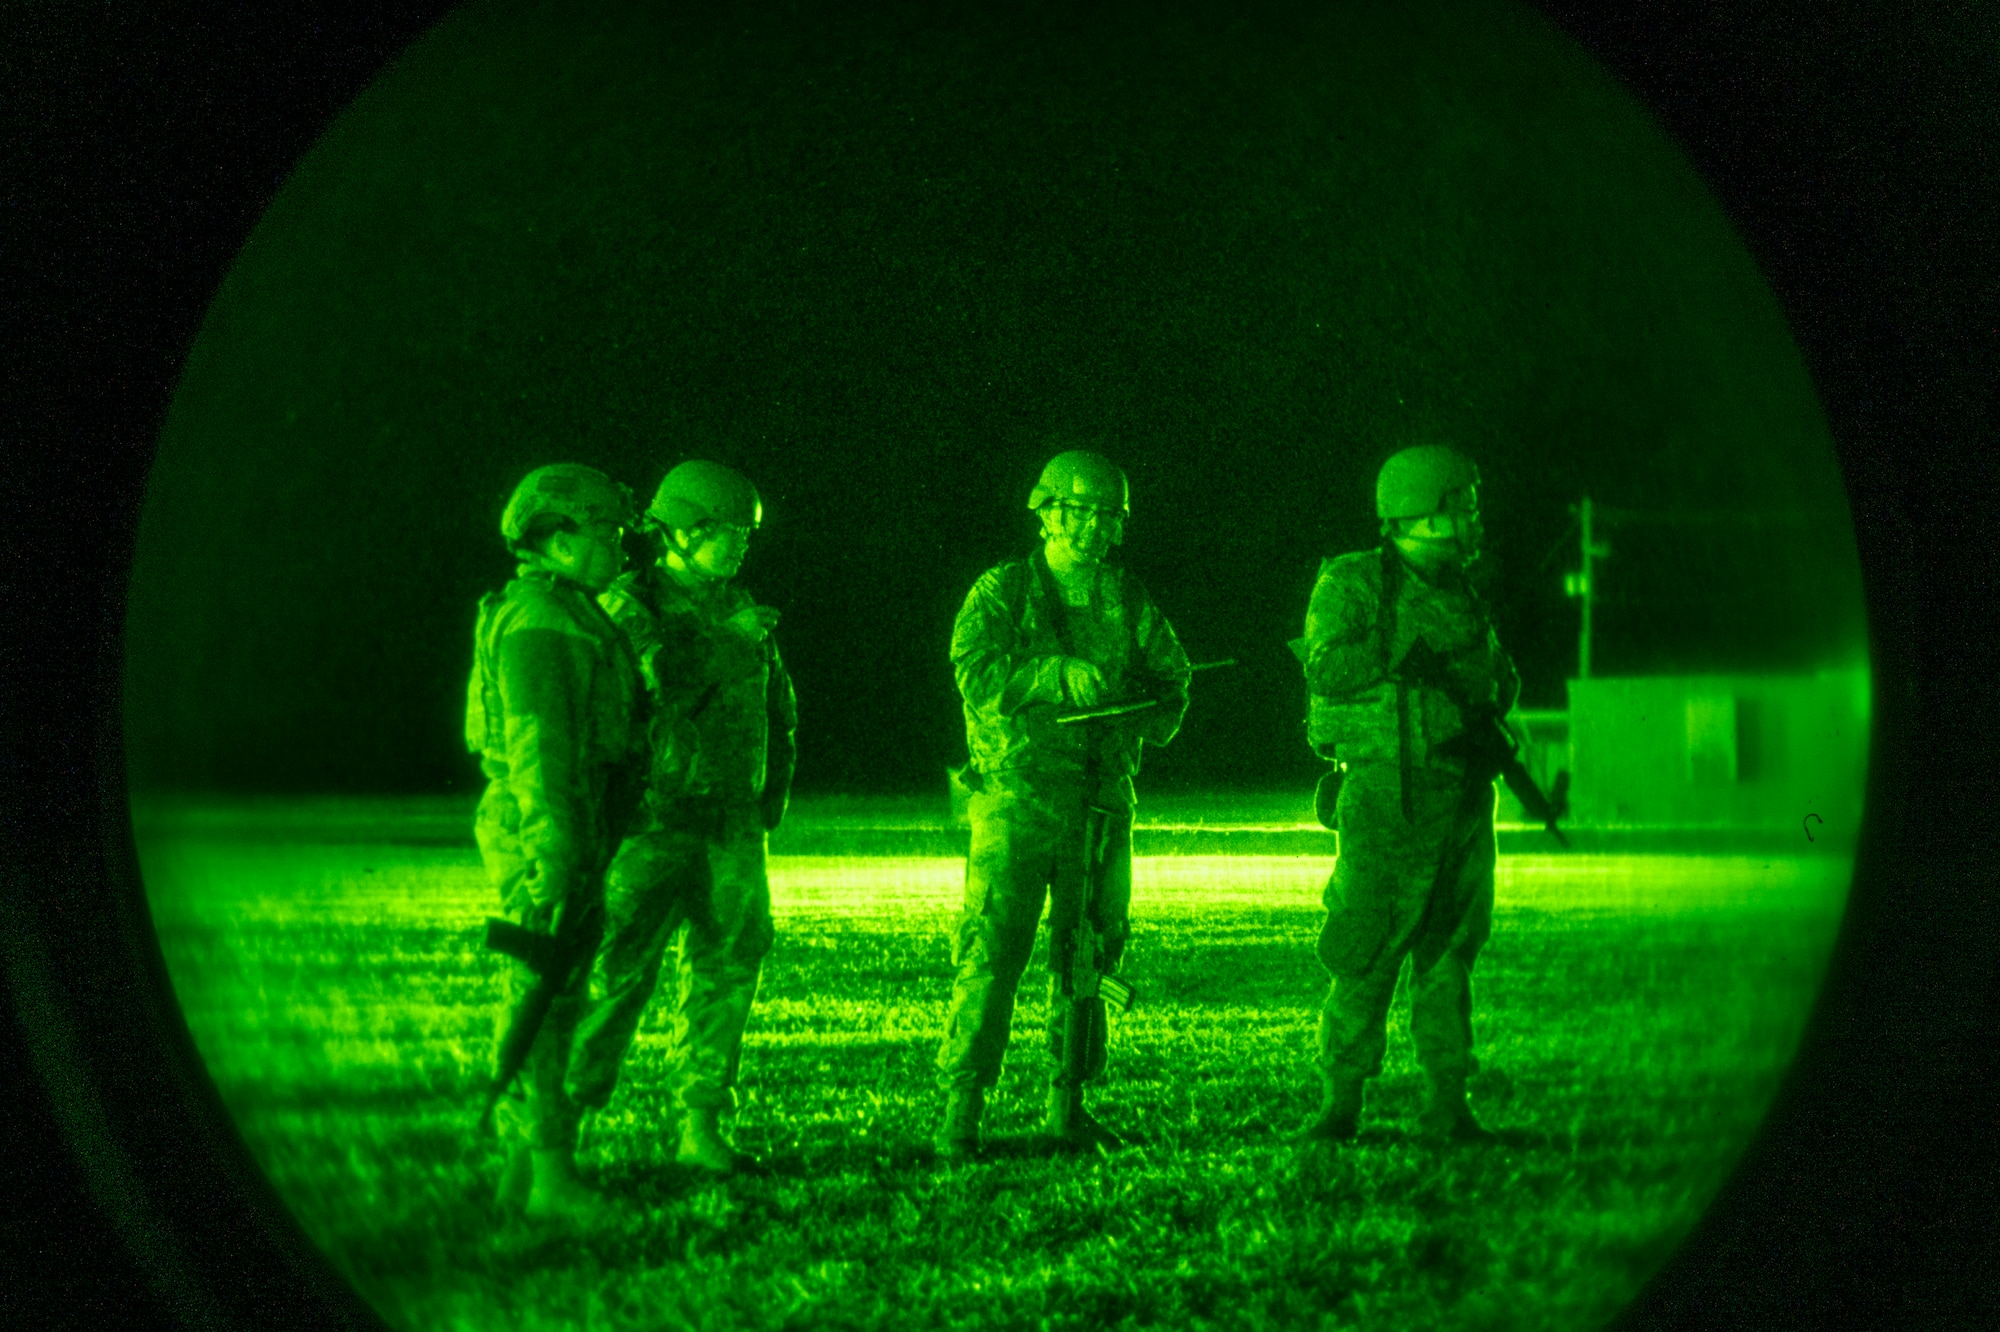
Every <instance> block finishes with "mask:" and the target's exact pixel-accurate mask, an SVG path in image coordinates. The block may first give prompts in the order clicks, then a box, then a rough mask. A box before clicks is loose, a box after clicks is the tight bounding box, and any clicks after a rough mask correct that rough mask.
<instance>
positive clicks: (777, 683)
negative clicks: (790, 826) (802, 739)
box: [758, 643, 799, 832]
mask: <svg viewBox="0 0 2000 1332" xmlns="http://www.w3.org/2000/svg"><path fill="white" fill-rule="evenodd" d="M764 711H765V715H766V716H767V718H768V719H769V729H768V731H767V738H766V740H765V749H764V791H763V794H762V795H761V796H760V797H759V798H758V809H759V811H760V812H761V814H762V816H763V819H764V827H765V828H766V829H767V830H769V831H773V832H775V831H776V830H777V827H778V825H779V824H780V823H781V822H783V821H784V817H785V808H786V806H787V805H789V804H790V803H791V795H792V774H793V773H794V772H795V771H796V770H797V767H798V738H797V735H798V727H799V696H798V693H797V691H796V690H794V689H793V688H792V677H791V676H790V674H788V673H787V672H786V670H785V663H784V659H783V658H782V657H780V656H779V655H778V645H777V644H776V643H773V644H771V674H770V678H769V680H768V681H767V682H766V684H765V686H764Z"/></svg>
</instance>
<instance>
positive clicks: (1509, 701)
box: [1292, 549, 1521, 768]
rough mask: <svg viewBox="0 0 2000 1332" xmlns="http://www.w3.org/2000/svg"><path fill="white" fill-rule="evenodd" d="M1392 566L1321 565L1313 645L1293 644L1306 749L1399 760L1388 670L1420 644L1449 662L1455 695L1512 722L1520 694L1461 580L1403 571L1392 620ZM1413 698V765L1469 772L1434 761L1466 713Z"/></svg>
mask: <svg viewBox="0 0 2000 1332" xmlns="http://www.w3.org/2000/svg"><path fill="white" fill-rule="evenodd" d="M1392 558H1393V559H1400V557H1399V556H1393V555H1385V554H1384V552H1383V551H1382V550H1380V549H1376V550H1364V551H1356V552H1354V553H1353V554H1349V555H1340V556H1336V557H1333V558H1331V559H1326V560H1322V561H1321V562H1320V566H1319V578H1318V580H1317V581H1316V582H1315V583H1314V584H1313V591H1312V602H1311V604H1310V606H1309V607H1308V608H1307V610H1306V632H1305V637H1303V638H1300V639H1297V640H1294V642H1293V644H1292V650H1293V652H1294V653H1295V654H1297V655H1298V656H1299V658H1300V660H1301V661H1303V662H1304V664H1305V675H1306V690H1307V694H1308V703H1307V708H1308V713H1307V721H1306V735H1307V740H1308V741H1309V742H1310V743H1311V744H1312V746H1313V748H1314V749H1316V750H1318V751H1319V752H1320V753H1322V754H1329V753H1330V754H1331V755H1332V756H1335V757H1338V758H1340V759H1342V760H1344V761H1347V762H1366V761H1371V760H1377V759H1386V760H1388V761H1390V762H1395V761H1396V760H1397V748H1396V747H1397V727H1396V685H1395V683H1394V682H1393V681H1391V680H1390V679H1389V678H1388V677H1389V669H1390V667H1391V666H1392V665H1393V664H1394V663H1396V662H1399V661H1401V660H1402V658H1403V654H1404V653H1405V652H1406V651H1408V650H1409V647H1410V644H1412V643H1414V642H1415V641H1416V640H1417V638H1418V637H1419V636H1422V637H1423V638H1425V639H1426V640H1428V641H1429V643H1430V645H1431V646H1432V647H1433V648H1435V649H1436V650H1437V651H1438V653H1439V654H1441V655H1442V656H1443V657H1444V658H1445V660H1446V664H1447V669H1448V671H1449V672H1450V675H1451V680H1452V686H1453V692H1457V693H1459V694H1461V695H1462V696H1463V697H1465V698H1467V699H1470V700H1475V701H1478V702H1483V703H1490V704H1492V705H1493V706H1495V707H1497V708H1499V709H1500V711H1501V712H1502V713H1503V714H1504V713H1505V712H1506V711H1507V710H1508V709H1509V708H1511V707H1513V705H1514V699H1515V696H1516V695H1518V694H1519V693H1520V689H1521V681H1520V677H1519V676H1518V675H1517V674H1516V673H1515V671H1514V663H1513V661H1512V660H1510V659H1509V658H1508V656H1507V654H1506V652H1505V651H1503V650H1502V649H1501V647H1500V639H1499V637H1498V635H1496V634H1495V633H1494V632H1493V626H1492V624H1491V623H1490V622H1489V621H1488V619H1487V617H1486V611H1485V607H1484V605H1483V604H1482V603H1481V602H1480V600H1479V598H1478V596H1477V595H1476V594H1475V593H1474V592H1473V591H1472V589H1471V587H1469V586H1468V585H1467V584H1466V582H1465V580H1464V578H1463V577H1462V576H1460V575H1458V574H1457V573H1456V572H1449V573H1446V574H1444V575H1442V576H1440V577H1439V578H1438V579H1437V580H1436V581H1432V580H1430V579H1427V578H1425V577H1424V575H1423V574H1421V573H1419V572H1418V571H1417V570H1416V569H1415V568H1414V567H1412V566H1410V565H1409V564H1408V563H1407V562H1406V563H1404V565H1403V568H1402V570H1401V577H1400V582H1401V587H1400V589H1399V592H1398V595H1397V598H1396V604H1395V606H1394V607H1393V611H1394V613H1393V615H1390V616H1384V614H1383V613H1382V612H1383V605H1382V585H1383V573H1384V569H1385V561H1386V560H1387V559H1392ZM1385 621H1393V626H1394V627H1393V633H1394V640H1393V641H1392V642H1385V641H1384V633H1383V631H1384V629H1385V627H1386V625H1385ZM1409 695H1410V698H1409V712H1410V748H1411V753H1410V755H1409V760H1410V762H1411V763H1412V764H1413V765H1423V764H1432V765H1434V766H1445V767H1459V768H1462V767H1463V766H1464V763H1463V760H1462V759H1459V758H1456V757H1453V756H1450V755H1448V754H1436V753H1435V752H1434V751H1435V750H1436V749H1437V747H1438V746H1439V745H1442V744H1444V743H1445V742H1446V741H1449V740H1451V739H1452V738H1454V737H1455V736H1458V735H1460V734H1461V733H1463V731H1464V730H1465V725H1464V722H1463V720H1462V719H1461V717H1460V714H1459V709H1458V706H1457V705H1456V704H1455V703H1453V702H1452V701H1451V699H1450V698H1449V697H1448V696H1447V694H1446V691H1445V690H1443V689H1439V688H1434V687H1429V686H1413V687H1411V688H1410V690H1409Z"/></svg>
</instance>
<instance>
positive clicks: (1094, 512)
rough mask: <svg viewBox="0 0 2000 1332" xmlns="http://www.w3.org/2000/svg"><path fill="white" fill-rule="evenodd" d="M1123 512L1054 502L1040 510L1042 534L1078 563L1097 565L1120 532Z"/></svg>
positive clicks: (1120, 534) (1120, 535)
mask: <svg viewBox="0 0 2000 1332" xmlns="http://www.w3.org/2000/svg"><path fill="white" fill-rule="evenodd" d="M1124 526H1125V520H1124V515H1123V514H1121V513H1120V512H1119V511H1118V510H1116V509H1100V508H1098V507H1097V506H1096V505H1093V504H1073V503H1069V502H1068V501H1057V502H1056V503H1054V504H1050V505H1048V506H1047V507H1045V508H1044V509H1043V510H1042V537H1043V539H1044V540H1046V541H1049V542H1051V543H1059V544H1060V545H1062V546H1063V547H1064V549H1065V550H1066V551H1067V552H1068V554H1069V556H1070V558H1071V559H1072V560H1074V561H1076V562H1077V563H1078V564H1101V563H1103V561H1104V557H1105V556H1107V555H1109V554H1110V553H1111V547H1112V546H1114V545H1116V544H1117V543H1118V540H1119V538H1120V537H1122V536H1123V535H1124Z"/></svg>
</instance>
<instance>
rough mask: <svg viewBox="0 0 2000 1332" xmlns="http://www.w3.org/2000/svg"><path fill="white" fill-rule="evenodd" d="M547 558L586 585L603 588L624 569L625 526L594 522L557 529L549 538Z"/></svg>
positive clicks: (598, 590)
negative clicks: (580, 526) (576, 529)
mask: <svg viewBox="0 0 2000 1332" xmlns="http://www.w3.org/2000/svg"><path fill="white" fill-rule="evenodd" d="M548 559H549V561H550V562H551V563H553V564H555V565H556V566H557V567H558V568H559V569H561V570H562V572H563V573H564V574H566V575H568V576H569V577H571V578H574V579H575V580H576V581H577V582H579V583H582V584H583V585H584V586H585V587H587V588H590V589H591V590H592V591H595V592H602V591H603V590H604V589H605V588H607V587H610V586H611V580H612V579H614V578H616V577H617V576H618V575H619V574H620V573H622V572H624V569H625V529H624V528H622V527H620V526H619V525H618V524H617V523H611V522H597V523H590V524H588V525H586V526H585V527H583V528H582V529H581V530H579V531H575V532H558V533H556V535H555V536H554V537H552V538H551V539H550V541H549V547H548Z"/></svg>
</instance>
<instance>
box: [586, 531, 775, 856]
mask: <svg viewBox="0 0 2000 1332" xmlns="http://www.w3.org/2000/svg"><path fill="white" fill-rule="evenodd" d="M598 600H599V601H600V602H601V603H602V604H603V606H604V609H605V611H606V612H607V613H609V615H610V616H611V619H612V620H613V621H614V622H616V624H617V625H618V627H619V628H621V629H623V630H624V631H625V634H626V637H627V638H628V639H630V640H631V643H632V647H633V649H634V651H635V652H636V653H637V654H638V658H639V669H640V671H641V672H642V674H643V676H644V678H645V682H646V689H647V692H648V693H649V694H650V695H651V696H652V700H653V714H652V723H651V738H652V770H651V775H650V777H649V778H648V781H647V789H646V807H647V810H648V811H649V812H650V814H651V815H652V816H653V817H654V818H656V819H657V818H659V817H661V816H663V815H665V814H667V813H668V810H669V807H670V805H671V803H672V802H673V801H675V800H678V799H682V798H684V797H709V798H717V799H722V800H728V801H759V802H760V803H762V804H763V805H764V823H765V826H766V827H775V826H777V821H778V817H779V816H782V814H783V812H784V804H785V801H786V799H787V797H788V796H789V794H790V790H791V783H792V769H793V764H794V758H795V753H796V751H795V748H794V735H795V732H796V731H797V729H798V697H797V695H796V694H794V693H793V691H792V682H791V678H790V677H789V676H788V675H787V674H786V673H785V665H784V661H783V659H782V658H781V657H780V656H779V655H778V645H777V643H776V642H775V641H774V640H773V639H771V638H770V637H769V636H766V637H765V639H764V640H763V641H762V642H761V643H753V642H751V641H750V640H749V639H747V638H744V637H743V636H742V635H741V634H738V633H736V632H735V631H734V630H730V629H725V628H724V627H723V623H724V621H726V620H728V619H729V617H730V616H732V615H734V614H736V613H737V612H738V611H740V610H742V609H743V608H744V607H745V606H749V605H752V604H754V599H753V598H752V597H751V596H750V594H749V593H748V592H745V591H744V590H743V589H742V588H740V587H737V586H735V585H734V584H731V583H717V584H711V585H709V586H707V587H703V588H699V589H689V588H685V587H683V586H681V584H680V583H679V582H677V581H675V579H674V577H673V575H672V574H670V573H668V572H667V570H665V569H663V568H661V567H660V566H659V565H657V564H656V565H651V566H649V567H647V568H644V569H635V570H633V571H631V572H629V573H626V574H625V575H623V576H622V577H620V578H619V579H618V581H616V582H615V583H613V584H612V585H611V586H610V588H608V589H607V590H606V591H605V592H604V593H603V594H602V595H600V596H599V598H598Z"/></svg>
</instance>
